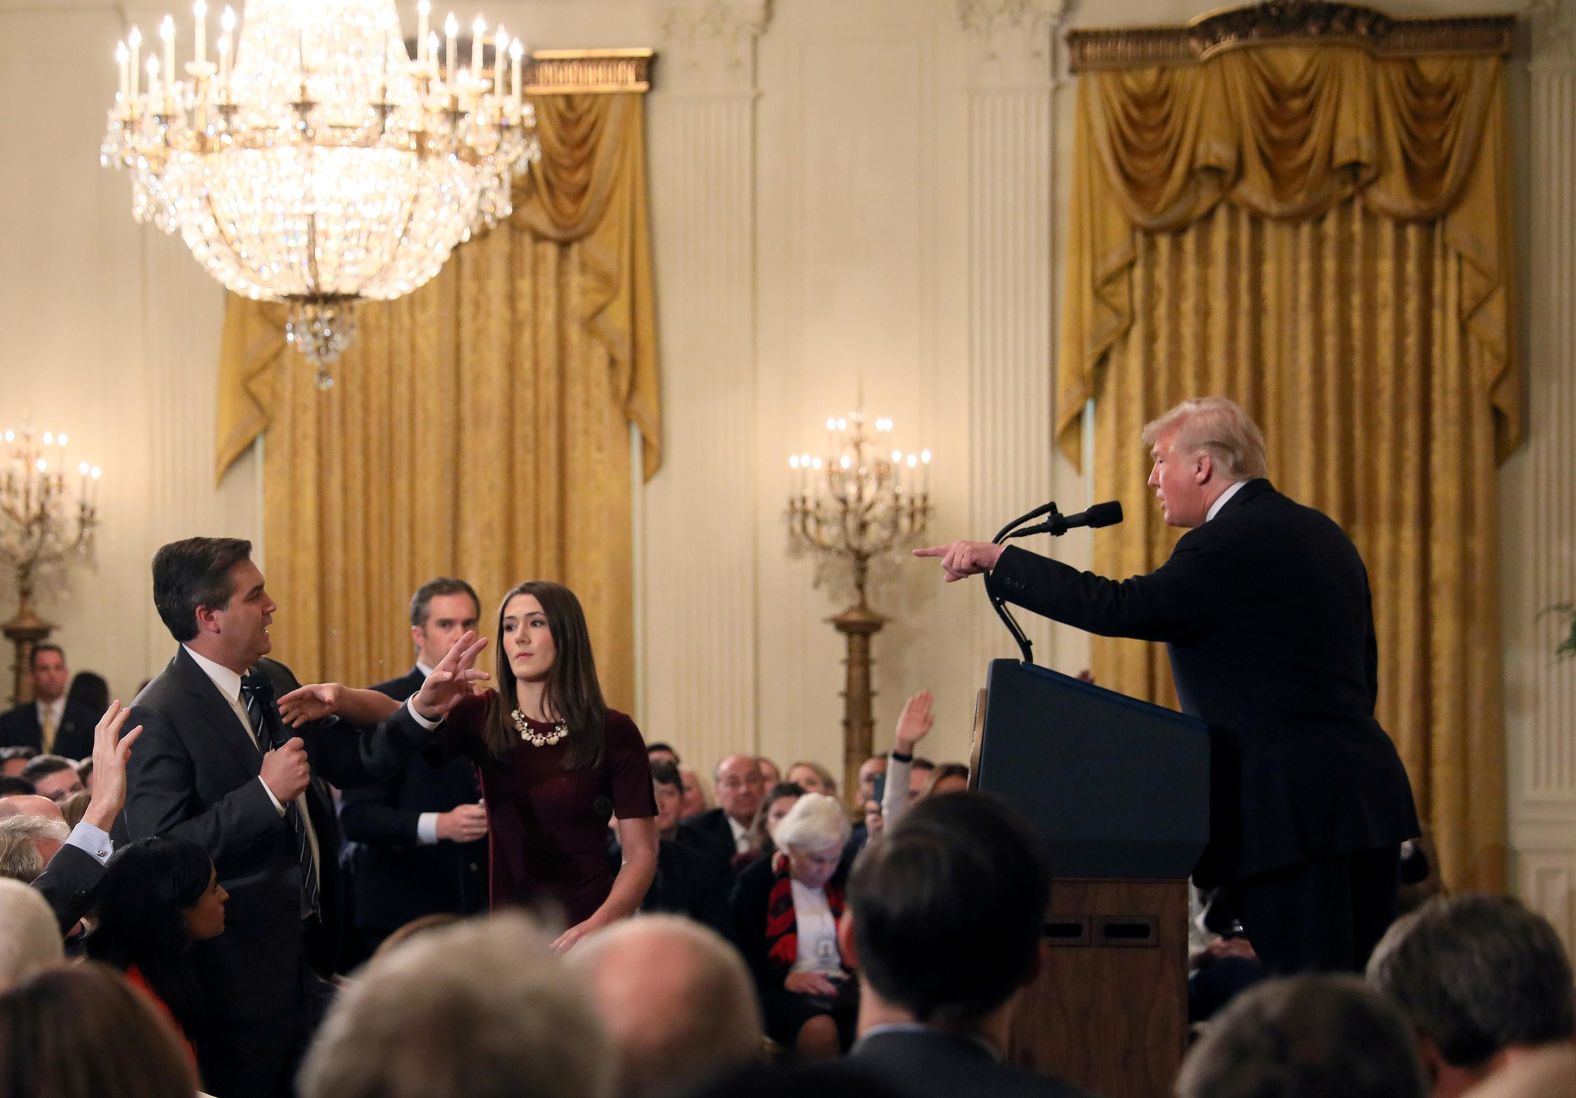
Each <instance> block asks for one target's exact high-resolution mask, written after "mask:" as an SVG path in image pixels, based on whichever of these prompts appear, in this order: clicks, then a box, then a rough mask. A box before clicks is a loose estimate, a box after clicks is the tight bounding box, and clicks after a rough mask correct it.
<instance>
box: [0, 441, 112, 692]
mask: <svg viewBox="0 0 1576 1098" xmlns="http://www.w3.org/2000/svg"><path fill="white" fill-rule="evenodd" d="M68 441H69V440H68V438H67V436H66V435H64V434H59V433H57V432H54V431H45V432H44V433H43V434H42V435H39V436H35V435H34V434H33V432H32V431H31V430H30V429H28V428H23V429H22V430H21V431H12V430H6V431H4V432H0V442H3V444H4V447H5V450H4V457H3V459H0V460H3V462H4V465H3V467H0V470H3V471H0V561H4V562H5V563H7V564H9V565H11V566H12V567H14V568H15V569H16V589H17V601H18V604H19V605H18V607H17V612H16V616H15V617H13V618H12V619H11V620H10V621H8V622H6V623H5V624H4V625H3V626H0V633H4V634H5V636H6V639H8V640H10V641H11V643H12V644H13V645H14V646H15V651H16V654H15V661H14V663H13V664H12V668H11V671H12V680H11V682H12V698H13V699H14V700H15V701H16V702H17V703H18V704H20V703H22V702H26V701H31V700H32V680H31V679H30V678H29V677H28V676H27V675H26V674H25V671H26V669H27V666H28V661H29V659H30V658H31V656H32V652H33V646H34V645H35V644H37V643H38V642H39V641H42V640H44V639H45V638H46V637H48V636H49V633H50V630H52V629H53V628H54V626H53V625H52V624H51V623H49V622H47V621H45V620H43V619H42V618H40V617H39V616H38V614H37V613H35V612H34V610H33V606H32V598H33V591H34V589H35V587H36V585H37V583H38V579H39V575H40V572H41V571H42V570H43V569H45V568H48V567H49V566H51V565H56V564H64V563H66V562H67V561H68V560H69V559H71V558H73V557H78V558H81V557H86V556H88V554H90V553H91V552H92V550H93V529H94V527H95V526H96V525H97V524H98V506H97V505H98V482H99V477H100V476H101V475H102V471H101V470H100V469H99V467H98V466H97V465H93V464H91V463H89V462H86V461H84V462H80V463H78V465H77V482H76V484H75V485H74V487H75V488H76V492H75V498H72V497H73V493H72V491H71V488H72V487H73V486H72V485H71V484H70V482H69V478H68V476H67V473H66V470H67V469H68V468H70V465H69V463H68V462H67V460H66V445H67V442H68Z"/></svg>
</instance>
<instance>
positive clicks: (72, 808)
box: [60, 789, 93, 827]
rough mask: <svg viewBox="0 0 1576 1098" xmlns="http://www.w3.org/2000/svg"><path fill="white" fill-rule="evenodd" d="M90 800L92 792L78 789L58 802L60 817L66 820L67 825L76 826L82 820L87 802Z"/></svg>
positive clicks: (86, 808)
mask: <svg viewBox="0 0 1576 1098" xmlns="http://www.w3.org/2000/svg"><path fill="white" fill-rule="evenodd" d="M92 800H93V794H92V793H90V792H88V791H87V790H86V789H79V790H77V791H76V792H75V793H73V794H71V796H69V797H67V798H66V799H65V800H63V801H61V802H60V817H61V819H63V820H65V821H66V826H67V827H76V826H77V824H79V823H81V822H82V817H83V816H84V815H85V814H86V813H87V810H88V804H89V803H91V802H92Z"/></svg>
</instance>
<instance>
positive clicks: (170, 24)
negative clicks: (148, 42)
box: [150, 15, 175, 90]
mask: <svg viewBox="0 0 1576 1098" xmlns="http://www.w3.org/2000/svg"><path fill="white" fill-rule="evenodd" d="M159 38H160V39H161V40H162V41H163V42H164V65H163V69H164V78H165V79H166V80H168V81H169V82H170V83H172V84H173V83H174V82H175V20H174V19H173V18H171V17H170V16H168V15H166V16H165V17H164V20H163V22H161V23H160V24H159ZM150 90H151V89H150Z"/></svg>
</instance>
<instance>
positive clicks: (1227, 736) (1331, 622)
mask: <svg viewBox="0 0 1576 1098" xmlns="http://www.w3.org/2000/svg"><path fill="white" fill-rule="evenodd" d="M1143 437H1144V443H1145V445H1147V446H1148V447H1149V448H1150V451H1151V454H1152V455H1153V457H1154V467H1153V469H1152V470H1151V472H1150V474H1149V486H1150V487H1151V488H1153V489H1154V490H1155V494H1156V496H1157V497H1158V498H1159V500H1160V505H1161V510H1162V513H1163V515H1164V518H1165V521H1166V523H1167V524H1168V525H1171V526H1180V527H1184V528H1186V529H1187V531H1188V532H1187V533H1186V534H1184V535H1183V536H1182V538H1181V540H1179V541H1178V542H1177V545H1176V548H1175V549H1174V550H1173V551H1172V554H1171V556H1170V558H1169V559H1168V560H1167V561H1166V562H1165V564H1163V565H1162V566H1161V567H1160V568H1158V569H1156V570H1155V571H1153V572H1151V573H1149V574H1148V575H1144V576H1134V577H1132V578H1130V579H1126V580H1121V581H1118V580H1113V579H1106V578H1104V577H1102V576H1097V575H1094V574H1093V573H1089V572H1078V571H1076V570H1075V569H1072V568H1069V567H1068V566H1067V565H1065V564H1061V563H1060V562H1058V561H1054V560H1049V559H1047V558H1045V557H1041V556H1037V555H1036V554H1034V553H1030V552H1027V551H1026V550H1023V549H1020V548H1017V547H1003V546H999V545H993V544H990V543H988V542H975V541H957V542H953V543H951V544H950V545H941V546H934V547H932V548H928V549H916V550H915V553H916V555H918V556H935V557H940V558H942V559H941V564H942V567H943V569H945V571H946V578H947V580H948V581H949V582H950V581H953V580H958V579H962V578H964V577H965V576H970V575H975V574H977V573H982V572H983V573H987V576H986V580H985V582H986V588H987V590H989V592H990V593H991V594H992V595H994V596H996V597H998V598H1001V599H1005V600H1006V601H1008V602H1012V603H1016V604H1017V605H1019V606H1023V607H1026V608H1027V609H1030V610H1033V611H1035V612H1036V613H1039V614H1044V615H1045V616H1046V617H1049V618H1052V619H1054V620H1056V621H1060V622H1064V623H1066V624H1068V625H1072V626H1075V627H1077V628H1079V629H1085V630H1087V631H1089V632H1091V633H1098V634H1101V635H1104V636H1117V637H1136V638H1139V639H1141V640H1152V641H1162V642H1164V643H1165V644H1166V646H1167V648H1168V650H1169V652H1170V656H1171V671H1172V678H1173V679H1174V681H1175V683H1176V690H1177V697H1178V699H1179V700H1180V702H1181V704H1182V710H1183V712H1186V713H1189V714H1192V715H1194V716H1196V717H1199V718H1201V719H1202V720H1204V721H1206V722H1208V723H1209V724H1210V726H1211V736H1212V741H1213V748H1212V751H1213V763H1212V777H1211V783H1212V790H1211V793H1212V809H1211V826H1210V832H1211V833H1210V843H1209V846H1208V848H1207V849H1206V850H1205V852H1204V857H1203V858H1202V859H1201V860H1200V862H1199V865H1198V866H1197V868H1196V869H1195V871H1194V880H1195V881H1197V883H1198V884H1199V885H1200V886H1211V885H1219V886H1224V887H1225V888H1226V890H1227V895H1228V897H1229V899H1230V900H1231V902H1232V904H1233V906H1234V908H1235V910H1236V911H1237V912H1238V915H1239V917H1240V919H1241V921H1242V924H1243V927H1244V929H1245V930H1246V932H1247V937H1248V938H1249V939H1250V940H1251V941H1252V943H1253V947H1254V949H1255V951H1256V952H1257V953H1258V955H1259V959H1260V961H1261V962H1262V963H1263V964H1264V967H1265V968H1266V969H1267V970H1268V971H1271V972H1291V971H1297V970H1302V969H1326V970H1344V971H1354V972H1356V971H1361V970H1362V967H1363V965H1364V963H1365V962H1366V961H1367V958H1368V954H1369V953H1370V952H1371V951H1372V950H1373V947H1374V945H1375V944H1376V943H1377V942H1378V941H1379V938H1380V936H1381V935H1382V934H1383V933H1384V930H1385V928H1386V927H1387V926H1388V925H1389V923H1390V921H1391V920H1392V919H1393V918H1394V917H1395V904H1396V885H1397V864H1398V848H1399V844H1400V843H1401V842H1403V841H1404V840H1406V839H1410V838H1413V837H1415V836H1416V835H1417V834H1418V833H1419V827H1418V822H1417V813H1416V810H1415V809H1414V807H1413V802H1412V790H1411V786H1410V784H1409V783H1408V781H1407V777H1406V771H1405V769H1404V768H1403V767H1402V765H1401V760H1400V758H1399V756H1398V755H1397V754H1396V751H1395V746H1394V745H1393V744H1392V743H1391V742H1390V738H1389V736H1387V735H1386V734H1385V731H1384V729H1383V728H1381V727H1380V726H1379V723H1378V722H1377V721H1375V720H1374V715H1373V714H1374V702H1375V699H1376V697H1377V695H1378V691H1379V665H1378V649H1377V645H1376V643H1375V637H1374V623H1373V608H1372V605H1371V599H1370V595H1369V590H1368V573H1367V571H1366V569H1365V568H1364V567H1363V562H1362V558H1361V557H1359V556H1358V553H1357V548H1356V547H1355V546H1354V545H1353V544H1352V542H1351V539H1350V538H1348V537H1347V536H1346V534H1345V532H1344V531H1342V530H1341V528H1340V527H1339V526H1337V525H1336V524H1335V523H1334V522H1332V521H1331V520H1330V519H1328V518H1327V517H1325V516H1324V515H1322V514H1320V513H1319V512H1318V511H1315V510H1313V509H1312V508H1309V507H1303V506H1301V505H1299V504H1297V503H1295V502H1293V501H1292V500H1290V499H1288V498H1287V497H1285V496H1283V495H1281V494H1280V493H1279V492H1277V491H1276V490H1275V488H1274V486H1273V485H1271V484H1270V482H1269V481H1268V480H1267V479H1265V475H1264V473H1265V459H1264V439H1263V436H1262V435H1261V434H1260V432H1259V429H1258V427H1257V426H1256V425H1255V424H1254V423H1253V421H1252V420H1250V419H1249V418H1248V417H1247V415H1246V414H1245V413H1244V412H1243V411H1242V409H1241V408H1239V407H1237V406H1236V405H1235V404H1233V403H1232V402H1231V401H1229V400H1226V399H1224V398H1223V397H1207V398H1204V399H1201V400H1189V401H1184V402H1183V403H1182V404H1179V405H1178V406H1177V407H1175V408H1173V409H1171V411H1169V412H1167V413H1166V414H1165V415H1163V416H1161V417H1160V418H1159V419H1157V420H1155V421H1154V422H1152V423H1150V424H1149V425H1148V426H1146V427H1145V428H1144V436H1143Z"/></svg>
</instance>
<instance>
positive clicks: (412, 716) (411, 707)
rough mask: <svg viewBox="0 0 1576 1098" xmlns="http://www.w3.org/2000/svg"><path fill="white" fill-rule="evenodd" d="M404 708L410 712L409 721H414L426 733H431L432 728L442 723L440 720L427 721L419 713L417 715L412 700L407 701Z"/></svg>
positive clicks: (414, 703)
mask: <svg viewBox="0 0 1576 1098" xmlns="http://www.w3.org/2000/svg"><path fill="white" fill-rule="evenodd" d="M405 708H406V709H409V710H410V719H411V720H413V721H415V722H416V723H417V724H418V725H420V726H421V727H422V728H425V729H426V730H427V731H428V732H431V731H432V730H433V729H434V728H436V727H438V725H440V724H442V723H443V722H442V721H441V720H437V721H429V720H428V719H427V718H426V717H423V716H422V715H421V714H420V713H418V712H417V711H416V702H415V700H414V699H409V700H407V701H406V702H405Z"/></svg>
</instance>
